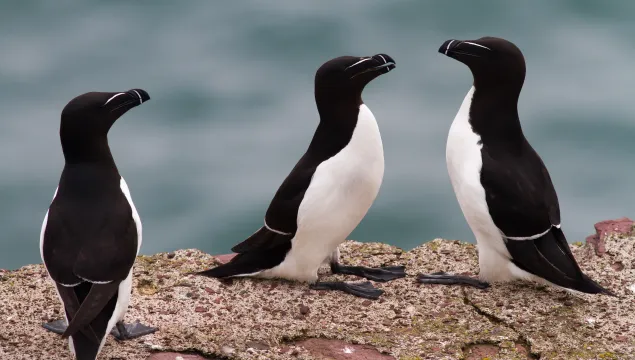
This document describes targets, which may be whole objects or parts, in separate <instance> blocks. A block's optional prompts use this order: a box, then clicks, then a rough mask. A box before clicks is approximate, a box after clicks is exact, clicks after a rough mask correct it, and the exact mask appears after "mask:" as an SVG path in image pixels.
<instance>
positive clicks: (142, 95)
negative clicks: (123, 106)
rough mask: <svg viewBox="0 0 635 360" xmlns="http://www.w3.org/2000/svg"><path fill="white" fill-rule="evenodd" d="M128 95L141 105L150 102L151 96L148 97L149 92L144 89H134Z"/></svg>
mask: <svg viewBox="0 0 635 360" xmlns="http://www.w3.org/2000/svg"><path fill="white" fill-rule="evenodd" d="M126 93H127V94H128V95H130V96H132V97H133V98H134V99H135V100H139V105H141V104H143V103H144V102H146V101H148V100H150V95H148V92H147V91H145V90H143V89H132V90H128V91H127V92H126Z"/></svg>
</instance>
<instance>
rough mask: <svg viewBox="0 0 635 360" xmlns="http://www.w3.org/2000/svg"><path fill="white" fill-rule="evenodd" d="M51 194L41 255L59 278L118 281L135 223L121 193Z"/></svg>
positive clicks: (129, 255) (133, 247)
mask: <svg viewBox="0 0 635 360" xmlns="http://www.w3.org/2000/svg"><path fill="white" fill-rule="evenodd" d="M71 199H72V198H70V197H64V196H60V194H58V196H56V198H55V199H54V200H53V202H52V204H51V206H50V208H49V214H48V220H47V224H46V229H45V232H44V244H43V257H44V261H45V263H46V267H47V269H48V271H49V274H50V275H51V277H52V278H53V280H55V281H56V282H58V283H61V284H66V285H71V284H77V283H80V282H82V281H84V280H87V281H91V282H109V281H122V280H124V279H125V278H126V277H127V276H128V273H129V272H130V269H131V268H132V265H133V263H134V260H135V257H136V255H137V241H138V239H137V227H136V224H135V222H134V219H133V218H132V209H131V208H130V205H129V204H128V201H127V200H126V198H125V196H124V195H123V194H122V193H121V192H119V193H117V195H113V196H109V197H107V198H104V199H91V200H89V199H79V200H77V201H74V200H71Z"/></svg>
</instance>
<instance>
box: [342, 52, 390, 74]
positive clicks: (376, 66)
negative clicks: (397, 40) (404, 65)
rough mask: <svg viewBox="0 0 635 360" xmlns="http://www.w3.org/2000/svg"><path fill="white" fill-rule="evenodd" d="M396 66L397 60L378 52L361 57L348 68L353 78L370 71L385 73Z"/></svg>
mask: <svg viewBox="0 0 635 360" xmlns="http://www.w3.org/2000/svg"><path fill="white" fill-rule="evenodd" d="M395 67H396V65H395V60H394V59H393V58H392V57H390V56H389V55H386V54H377V55H373V56H371V57H364V58H360V59H359V61H357V62H355V63H354V64H353V65H351V66H349V67H347V68H346V71H349V72H350V74H351V77H350V78H351V79H352V78H355V77H357V76H359V75H362V74H365V73H368V72H379V74H378V75H377V76H379V75H382V74H385V73H387V72H389V71H390V70H392V69H394V68H395Z"/></svg>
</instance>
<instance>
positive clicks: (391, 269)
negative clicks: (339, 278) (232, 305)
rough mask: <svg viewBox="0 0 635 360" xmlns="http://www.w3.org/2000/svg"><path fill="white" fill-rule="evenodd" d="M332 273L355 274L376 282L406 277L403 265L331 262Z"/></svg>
mask: <svg viewBox="0 0 635 360" xmlns="http://www.w3.org/2000/svg"><path fill="white" fill-rule="evenodd" d="M331 272H332V273H333V274H343V275H355V276H359V277H363V278H366V279H368V280H372V281H377V282H387V281H391V280H395V279H400V278H403V277H406V267H405V266H384V267H380V268H369V267H365V266H345V265H340V264H337V263H335V264H331Z"/></svg>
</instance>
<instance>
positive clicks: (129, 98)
mask: <svg viewBox="0 0 635 360" xmlns="http://www.w3.org/2000/svg"><path fill="white" fill-rule="evenodd" d="M148 100H150V95H148V92H147V91H145V90H143V89H132V90H128V91H126V92H121V93H115V94H114V95H113V96H111V97H110V98H109V99H108V101H106V103H105V104H104V105H103V106H105V107H109V108H110V112H113V111H116V110H120V109H123V111H124V112H125V111H128V110H130V109H132V108H133V107H136V106H139V105H141V104H143V103H144V102H146V101H148Z"/></svg>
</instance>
